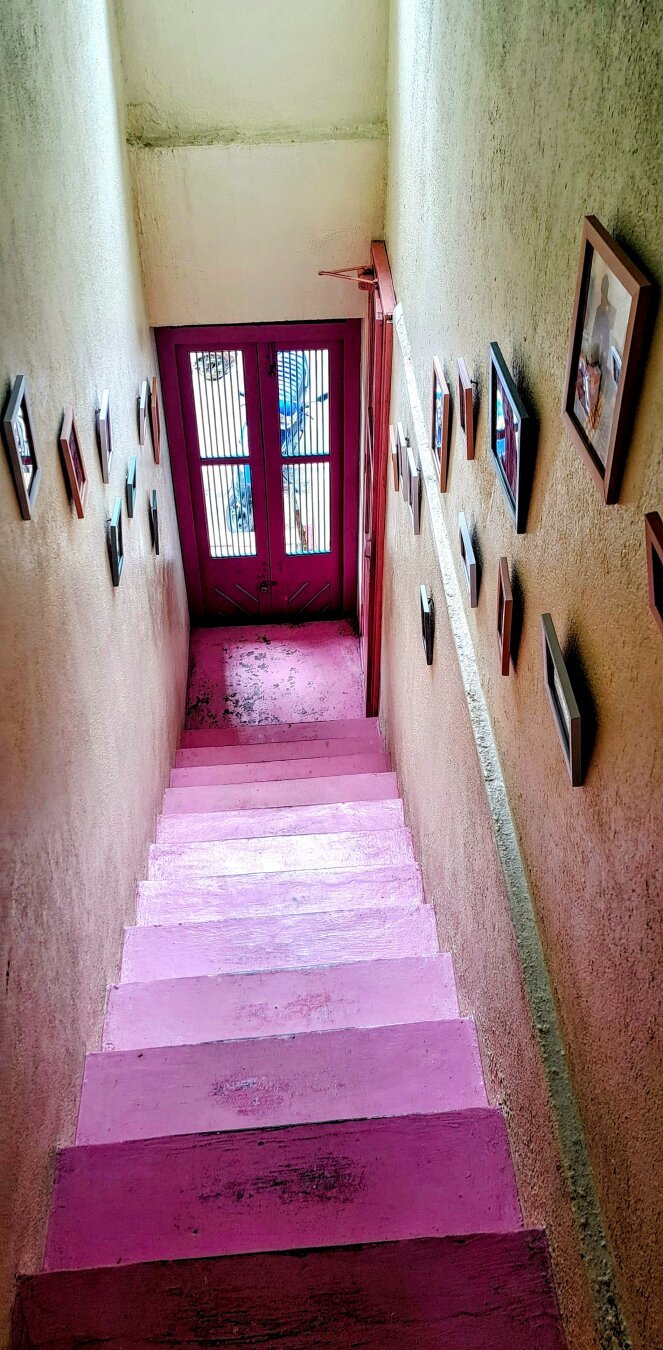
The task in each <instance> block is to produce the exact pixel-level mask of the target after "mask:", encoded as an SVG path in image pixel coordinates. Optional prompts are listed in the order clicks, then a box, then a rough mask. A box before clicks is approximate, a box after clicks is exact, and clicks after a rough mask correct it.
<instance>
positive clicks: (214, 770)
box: [170, 750, 391, 787]
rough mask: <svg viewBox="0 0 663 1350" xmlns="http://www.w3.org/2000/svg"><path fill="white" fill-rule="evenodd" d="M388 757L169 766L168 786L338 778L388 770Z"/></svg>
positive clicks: (371, 753) (376, 753) (369, 753)
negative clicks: (185, 766)
mask: <svg viewBox="0 0 663 1350" xmlns="http://www.w3.org/2000/svg"><path fill="white" fill-rule="evenodd" d="M390 768H391V765H390V763H389V756H388V755H386V754H384V752H383V751H381V750H362V751H361V753H360V754H354V755H334V756H332V755H330V756H329V757H328V758H326V759H325V758H322V759H316V758H315V757H314V756H313V757H310V758H308V759H272V760H266V761H263V762H262V763H260V764H206V765H205V764H203V765H201V766H200V767H199V768H195V769H171V773H170V786H171V787H210V786H214V785H215V784H217V783H264V782H267V781H268V780H274V779H279V780H280V779H284V778H285V779H288V778H338V777H340V776H344V775H347V774H353V773H388V772H389V770H390Z"/></svg>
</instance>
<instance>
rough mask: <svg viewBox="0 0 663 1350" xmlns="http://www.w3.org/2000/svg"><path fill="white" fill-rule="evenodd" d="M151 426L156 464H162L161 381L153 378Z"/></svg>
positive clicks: (154, 376)
mask: <svg viewBox="0 0 663 1350" xmlns="http://www.w3.org/2000/svg"><path fill="white" fill-rule="evenodd" d="M150 426H151V428H152V449H153V451H154V463H155V464H160V463H161V405H160V403H159V381H158V380H157V377H156V375H153V376H152V385H151V388H150Z"/></svg>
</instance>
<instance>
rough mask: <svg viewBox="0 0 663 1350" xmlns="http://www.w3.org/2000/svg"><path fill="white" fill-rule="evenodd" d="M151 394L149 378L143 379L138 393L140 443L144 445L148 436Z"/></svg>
mask: <svg viewBox="0 0 663 1350" xmlns="http://www.w3.org/2000/svg"><path fill="white" fill-rule="evenodd" d="M149 394H150V386H149V384H148V383H147V380H143V383H142V384H141V386H140V393H139V395H138V444H139V445H144V444H145V438H146V436H147V402H148V398H149Z"/></svg>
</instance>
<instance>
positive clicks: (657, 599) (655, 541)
mask: <svg viewBox="0 0 663 1350" xmlns="http://www.w3.org/2000/svg"><path fill="white" fill-rule="evenodd" d="M645 544H646V546H647V585H648V590H649V608H650V609H651V612H652V614H653V615H654V618H655V620H656V622H657V624H658V626H659V629H660V631H661V633H663V520H661V517H660V516H659V514H658V511H648V512H647V515H646V516H645Z"/></svg>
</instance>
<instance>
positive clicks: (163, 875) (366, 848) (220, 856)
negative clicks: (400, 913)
mask: <svg viewBox="0 0 663 1350" xmlns="http://www.w3.org/2000/svg"><path fill="white" fill-rule="evenodd" d="M414 861H415V858H414V852H413V849H412V840H411V838H410V832H409V830H406V829H393V830H367V831H363V832H361V833H359V832H357V833H353V832H349V833H344V834H308V835H301V836H299V835H287V836H285V837H279V836H277V837H276V838H274V839H272V838H267V839H233V840H230V841H228V842H224V841H221V842H218V841H212V842H210V843H203V844H173V845H166V844H153V845H152V847H151V848H150V852H149V862H148V872H147V874H148V878H149V880H150V881H157V880H162V881H176V880H178V879H179V878H182V877H189V878H191V879H192V880H193V879H194V878H196V877H200V878H203V877H213V876H241V875H242V874H243V873H246V872H251V873H253V874H256V873H260V872H283V871H289V872H295V871H299V870H302V869H304V870H307V871H326V870H327V869H329V868H339V867H344V868H348V869H349V868H357V869H358V870H361V869H363V868H371V867H376V866H377V867H384V866H385V865H387V866H388V865H389V864H392V863H393V864H395V865H396V866H398V865H399V864H401V863H414Z"/></svg>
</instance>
